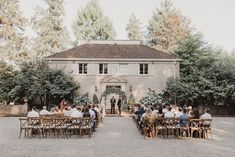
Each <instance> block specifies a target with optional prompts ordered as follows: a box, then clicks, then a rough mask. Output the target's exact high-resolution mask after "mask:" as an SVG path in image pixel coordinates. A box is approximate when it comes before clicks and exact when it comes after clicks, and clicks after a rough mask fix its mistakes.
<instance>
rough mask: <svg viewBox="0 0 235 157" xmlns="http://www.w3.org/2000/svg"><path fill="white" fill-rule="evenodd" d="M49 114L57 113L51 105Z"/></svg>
mask: <svg viewBox="0 0 235 157" xmlns="http://www.w3.org/2000/svg"><path fill="white" fill-rule="evenodd" d="M50 114H51V115H55V114H57V112H56V110H55V107H52V108H51V110H50Z"/></svg>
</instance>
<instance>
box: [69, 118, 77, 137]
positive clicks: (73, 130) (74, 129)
mask: <svg viewBox="0 0 235 157" xmlns="http://www.w3.org/2000/svg"><path fill="white" fill-rule="evenodd" d="M70 121H71V122H70V123H69V124H68V126H67V128H66V129H67V131H68V132H69V133H70V137H71V136H72V135H75V136H76V138H78V136H79V135H80V127H81V120H80V118H71V119H70Z"/></svg>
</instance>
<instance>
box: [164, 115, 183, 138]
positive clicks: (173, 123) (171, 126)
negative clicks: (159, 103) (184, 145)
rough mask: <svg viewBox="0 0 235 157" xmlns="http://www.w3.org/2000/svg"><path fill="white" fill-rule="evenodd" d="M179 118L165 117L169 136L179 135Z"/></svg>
mask: <svg viewBox="0 0 235 157" xmlns="http://www.w3.org/2000/svg"><path fill="white" fill-rule="evenodd" d="M178 123H179V121H178V119H175V118H166V119H165V123H164V126H165V127H166V129H167V138H168V136H169V135H172V134H173V135H175V137H178V136H179V135H178V130H179V126H178Z"/></svg>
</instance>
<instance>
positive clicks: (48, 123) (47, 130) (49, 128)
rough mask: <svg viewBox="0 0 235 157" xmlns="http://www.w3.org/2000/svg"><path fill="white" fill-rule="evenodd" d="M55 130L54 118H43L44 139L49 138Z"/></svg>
mask: <svg viewBox="0 0 235 157" xmlns="http://www.w3.org/2000/svg"><path fill="white" fill-rule="evenodd" d="M54 129H55V123H54V118H51V117H44V118H42V135H43V137H44V138H45V137H47V135H49V136H50V135H51V133H52V132H53V131H54Z"/></svg>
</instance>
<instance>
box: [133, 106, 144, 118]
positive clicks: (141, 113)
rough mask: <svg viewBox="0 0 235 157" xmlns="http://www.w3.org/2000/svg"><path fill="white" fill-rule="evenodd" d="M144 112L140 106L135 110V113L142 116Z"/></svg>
mask: <svg viewBox="0 0 235 157" xmlns="http://www.w3.org/2000/svg"><path fill="white" fill-rule="evenodd" d="M144 113H145V110H144V108H143V107H142V106H141V107H140V108H139V110H136V111H135V114H136V115H141V116H142V115H143V114H144Z"/></svg>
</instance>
